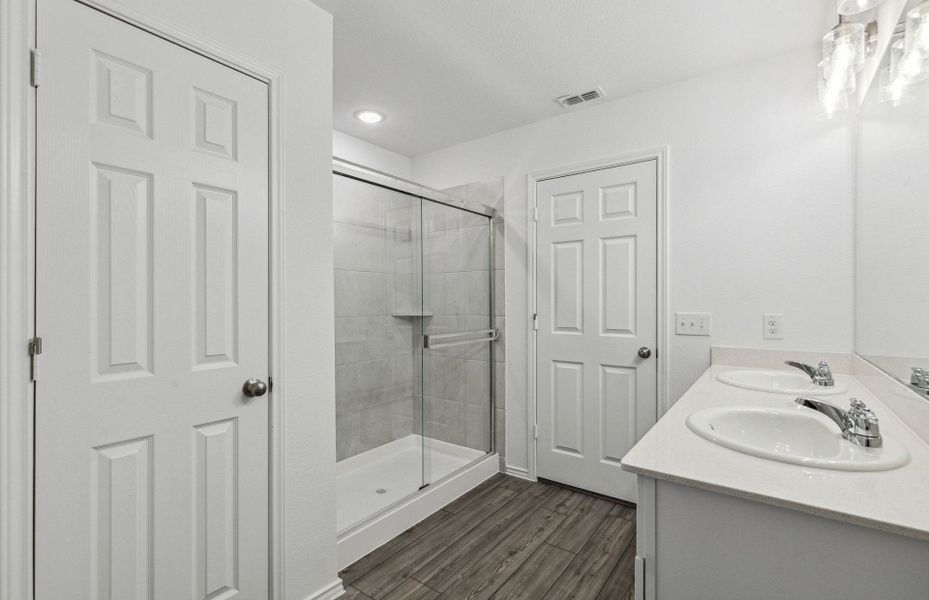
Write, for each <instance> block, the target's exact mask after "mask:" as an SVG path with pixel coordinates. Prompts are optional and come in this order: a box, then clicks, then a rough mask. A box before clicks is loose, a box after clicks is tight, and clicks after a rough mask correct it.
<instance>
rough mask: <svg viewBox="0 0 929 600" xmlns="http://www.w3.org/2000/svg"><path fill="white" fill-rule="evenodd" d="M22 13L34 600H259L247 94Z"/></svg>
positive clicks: (251, 149) (147, 48)
mask: <svg viewBox="0 0 929 600" xmlns="http://www.w3.org/2000/svg"><path fill="white" fill-rule="evenodd" d="M38 6H39V14H38V39H39V46H40V47H41V49H42V55H43V71H44V72H43V79H42V84H41V86H40V87H39V89H38V90H37V97H38V109H37V117H38V146H37V215H36V224H37V231H36V237H37V242H36V243H37V254H36V256H37V261H36V299H37V307H36V315H37V319H36V330H37V335H40V336H42V337H43V338H44V352H43V354H42V363H43V368H42V372H41V373H40V378H39V381H38V383H37V388H36V390H37V392H36V494H35V502H36V505H35V569H36V571H35V576H36V580H35V584H36V598H37V600H61V599H64V598H67V599H69V600H85V599H87V600H90V599H93V600H98V599H99V600H103V599H110V600H151V599H157V600H181V599H188V598H190V599H206V598H210V599H224V600H225V599H229V598H238V599H242V600H261V599H264V598H267V595H268V548H269V544H268V488H269V486H268V439H269V438H268V432H269V430H268V425H269V421H268V414H269V406H268V396H264V397H261V398H247V397H245V395H244V394H243V391H242V386H243V382H244V381H245V380H246V379H248V378H250V377H257V378H261V379H263V380H267V375H268V373H269V370H268V366H269V365H268V237H267V236H268V101H267V98H268V90H267V86H266V85H265V84H264V83H262V82H259V81H257V80H255V79H253V78H251V77H248V76H246V75H243V74H242V73H239V72H237V71H235V70H233V69H230V68H228V67H226V66H223V65H220V64H218V63H216V62H213V61H211V60H209V59H207V58H205V57H203V56H200V55H198V54H195V53H193V52H191V51H188V50H186V49H184V48H181V47H180V46H177V45H175V44H172V43H170V42H168V41H165V40H163V39H161V38H159V37H156V36H154V35H152V34H150V33H147V32H145V31H142V30H140V29H137V28H135V27H133V26H131V25H128V24H126V23H124V22H121V21H119V20H116V19H114V18H112V17H109V16H106V15H104V14H103V13H100V12H98V11H95V10H93V9H91V8H88V7H86V6H84V5H82V4H79V3H77V2H74V1H73V0H39V2H38ZM217 18H221V15H218V16H217Z"/></svg>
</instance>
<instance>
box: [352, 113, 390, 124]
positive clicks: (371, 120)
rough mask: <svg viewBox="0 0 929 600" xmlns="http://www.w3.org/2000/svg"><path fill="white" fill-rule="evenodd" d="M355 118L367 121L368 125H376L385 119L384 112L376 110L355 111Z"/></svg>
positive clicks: (363, 121)
mask: <svg viewBox="0 0 929 600" xmlns="http://www.w3.org/2000/svg"><path fill="white" fill-rule="evenodd" d="M355 118H356V119H358V120H359V121H361V122H362V123H367V124H368V125H376V124H377V123H380V122H381V121H383V120H384V113H381V112H377V111H376V110H369V109H364V110H359V111H358V112H356V113H355Z"/></svg>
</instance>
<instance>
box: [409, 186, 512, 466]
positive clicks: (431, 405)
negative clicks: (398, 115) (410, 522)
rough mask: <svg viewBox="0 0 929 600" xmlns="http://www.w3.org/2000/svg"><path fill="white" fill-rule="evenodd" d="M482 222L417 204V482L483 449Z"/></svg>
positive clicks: (486, 375) (485, 272) (488, 358)
mask: <svg viewBox="0 0 929 600" xmlns="http://www.w3.org/2000/svg"><path fill="white" fill-rule="evenodd" d="M490 227H491V224H490V219H488V218H487V217H485V216H483V215H478V214H474V213H471V212H467V211H464V210H461V209H459V208H455V207H451V206H447V205H444V204H439V203H437V202H431V201H428V200H424V201H423V205H422V231H423V244H422V271H423V299H424V306H425V308H426V311H427V312H428V313H429V314H430V315H431V316H430V317H429V318H428V319H426V320H425V321H424V327H425V332H424V333H425V337H424V345H425V348H424V352H423V363H422V365H423V377H422V386H423V391H424V394H423V444H424V454H423V469H424V471H423V478H424V480H425V481H426V482H432V481H438V480H439V479H441V478H442V477H445V476H446V475H448V474H449V473H451V472H453V471H455V470H456V469H458V468H460V467H462V466H463V465H466V464H468V463H469V462H471V461H473V460H475V459H477V458H480V457H481V456H483V455H484V454H486V453H488V452H491V451H492V448H491V438H492V436H491V431H492V430H493V429H492V423H491V418H492V415H493V411H492V409H491V389H492V381H491V379H492V373H493V369H492V365H493V356H492V347H493V346H492V342H493V340H495V339H496V332H495V331H494V330H493V315H492V312H491V309H492V297H491V293H492V292H491V290H492V289H493V285H492V280H491V275H492V273H493V271H492V269H491V263H490V259H491V256H492V253H491V247H490V240H491V230H490Z"/></svg>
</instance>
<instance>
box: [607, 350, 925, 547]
mask: <svg viewBox="0 0 929 600" xmlns="http://www.w3.org/2000/svg"><path fill="white" fill-rule="evenodd" d="M731 369H744V367H726V366H721V365H713V366H711V367H710V368H709V369H708V370H707V371H706V372H705V373H704V374H703V376H701V377H700V379H699V380H697V382H696V383H695V384H694V385H693V386H692V387H691V388H690V389H689V390H688V391H687V392H686V393H685V394H684V396H682V397H681V399H680V400H678V401H677V403H675V404H674V406H672V407H671V409H670V410H669V411H668V412H667V413H666V414H665V415H664V416H663V417H662V418H661V419H660V420H659V421H658V423H657V424H656V425H655V426H654V427H653V428H652V429H651V431H649V432H648V433H647V434H645V436H644V437H643V438H642V440H641V441H639V443H638V444H636V445H635V446H634V447H633V448H632V450H630V451H629V453H628V454H626V456H625V457H624V458H623V461H622V464H623V469H625V470H627V471H631V472H633V473H637V474H639V475H645V476H648V477H654V478H656V479H662V480H666V481H671V482H674V483H680V484H684V485H690V486H693V487H698V488H702V489H705V490H710V491H714V492H719V493H722V494H728V495H731V496H738V497H741V498H746V499H749V500H755V501H758V502H762V503H765V504H771V505H774V506H781V507H784V508H790V509H794V510H799V511H802V512H806V513H810V514H813V515H819V516H822V517H826V518H830V519H836V520H839V521H844V522H846V523H853V524H856V525H861V526H864V527H870V528H873V529H879V530H881V531H887V532H890V533H895V534H900V535H906V536H909V537H914V538H918V539H921V540H926V541H929V446H927V445H926V444H925V442H923V441H922V440H921V439H919V438H918V437H916V435H914V434H913V433H912V432H911V431H910V430H909V429H908V428H907V427H906V426H905V425H904V424H903V423H902V422H901V421H900V420H899V419H898V418H897V417H896V416H895V415H894V413H893V412H892V411H891V410H890V409H889V408H888V407H887V406H886V405H885V404H884V403H883V402H881V401H880V400H879V399H878V398H876V397H875V396H874V395H872V394H871V393H870V392H869V391H868V390H867V389H866V388H865V387H864V386H863V385H862V384H861V383H860V382H859V381H858V380H857V379H856V378H855V377H854V376H852V375H842V374H837V375H836V376H835V378H836V381H837V382H840V383H844V384H847V385H848V392H847V393H845V394H839V395H835V396H825V397H821V399H826V400H828V401H830V402H834V403H835V404H838V405H839V406H842V407H844V408H847V407H848V400H849V398H852V397H857V398H858V399H860V400H862V401H863V402H865V403H866V404H867V405H868V406H869V407H870V408H871V409H872V410H873V411H874V412H875V414H876V415H877V417H878V419H880V423H881V434H882V435H883V436H884V437H885V438H890V437H892V438H894V439H896V440H897V441H899V442H900V443H902V444H903V445H904V446H906V448H907V450H908V451H909V453H910V462H909V463H908V464H906V465H904V466H903V467H900V468H897V469H893V470H890V471H879V472H847V471H834V470H829V469H819V468H812V467H804V466H797V465H790V464H784V463H780V462H776V461H772V460H767V459H764V458H758V457H755V456H750V455H748V454H743V453H741V452H736V451H734V450H730V449H728V448H724V447H722V446H719V445H717V444H714V443H713V442H710V441H708V440H705V439H703V438H701V437H700V436H698V435H697V434H696V433H694V432H692V431H691V430H690V429H689V428H688V427H687V425H686V423H685V419H686V418H687V416H688V415H689V414H690V413H692V412H694V411H695V410H698V409H702V408H708V407H717V406H766V407H781V408H799V407H797V406H796V405H795V404H794V402H793V400H794V396H788V395H784V394H774V393H770V392H756V391H752V390H745V389H741V388H737V387H733V386H730V385H726V384H724V383H720V382H718V381H716V375H717V374H718V373H720V372H722V371H727V370H731ZM801 410H802V409H801ZM836 431H837V432H838V428H836Z"/></svg>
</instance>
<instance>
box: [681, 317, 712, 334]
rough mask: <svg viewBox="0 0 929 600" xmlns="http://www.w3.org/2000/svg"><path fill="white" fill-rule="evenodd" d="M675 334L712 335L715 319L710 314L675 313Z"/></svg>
mask: <svg viewBox="0 0 929 600" xmlns="http://www.w3.org/2000/svg"><path fill="white" fill-rule="evenodd" d="M674 318H675V325H674V333H676V334H677V335H710V328H711V326H712V324H713V317H712V315H711V314H710V313H684V312H679V313H674Z"/></svg>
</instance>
